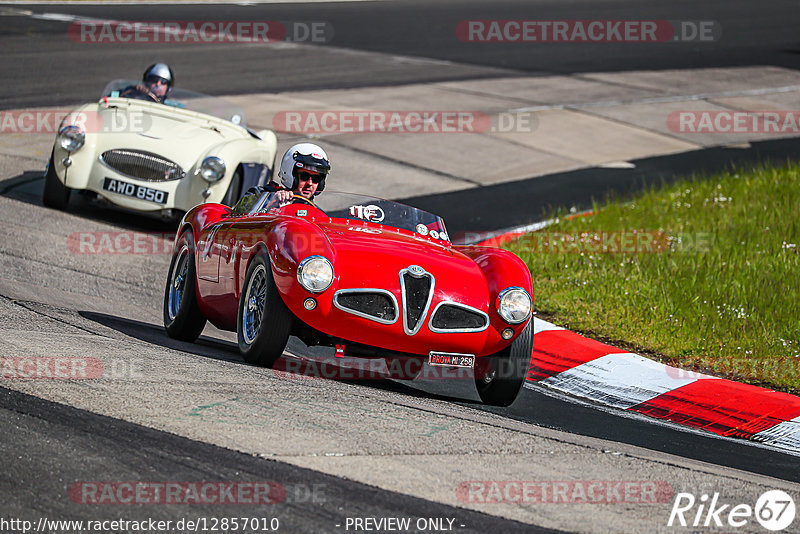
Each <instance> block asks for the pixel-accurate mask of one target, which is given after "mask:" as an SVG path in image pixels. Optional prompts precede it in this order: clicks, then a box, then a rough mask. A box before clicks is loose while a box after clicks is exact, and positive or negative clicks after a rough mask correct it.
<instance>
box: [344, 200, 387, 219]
mask: <svg viewBox="0 0 800 534" xmlns="http://www.w3.org/2000/svg"><path fill="white" fill-rule="evenodd" d="M350 215H352V216H353V217H358V218H359V219H364V220H365V221H369V222H374V223H379V222H381V221H382V220H383V219H384V218H385V217H386V214H385V213H384V212H383V210H382V209H381V208H380V206H376V205H374V204H370V205H368V206H350Z"/></svg>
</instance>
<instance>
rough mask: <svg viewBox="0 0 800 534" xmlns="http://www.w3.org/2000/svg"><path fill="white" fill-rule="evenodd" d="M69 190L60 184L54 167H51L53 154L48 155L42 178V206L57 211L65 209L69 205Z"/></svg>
mask: <svg viewBox="0 0 800 534" xmlns="http://www.w3.org/2000/svg"><path fill="white" fill-rule="evenodd" d="M70 192H71V191H70V189H69V188H68V187H67V186H65V185H64V184H62V183H61V180H59V179H58V175H57V174H56V167H55V165H53V154H52V153H51V154H50V162H49V163H48V164H47V173H46V174H45V176H44V193H43V194H42V204H44V205H45V206H47V207H48V208H53V209H57V210H62V211H63V210H65V209H67V205H68V204H69V195H70Z"/></svg>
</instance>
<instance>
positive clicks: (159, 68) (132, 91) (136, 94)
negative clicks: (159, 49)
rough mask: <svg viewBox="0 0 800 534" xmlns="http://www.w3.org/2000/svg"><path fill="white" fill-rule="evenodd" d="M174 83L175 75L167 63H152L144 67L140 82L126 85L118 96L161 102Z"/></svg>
mask: <svg viewBox="0 0 800 534" xmlns="http://www.w3.org/2000/svg"><path fill="white" fill-rule="evenodd" d="M174 83H175V75H174V74H173V73H172V69H171V68H169V65H167V64H166V63H154V64H152V65H150V66H149V67H147V69H145V71H144V74H143V75H142V83H137V84H136V85H132V86H130V87H126V88H125V89H123V90H122V91H121V92H120V94H119V96H121V97H122V98H137V99H139V100H152V101H153V102H158V103H159V104H163V103H164V100H166V99H167V96H168V95H169V92H170V91H171V90H172V86H173V84H174Z"/></svg>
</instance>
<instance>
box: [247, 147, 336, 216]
mask: <svg viewBox="0 0 800 534" xmlns="http://www.w3.org/2000/svg"><path fill="white" fill-rule="evenodd" d="M330 170H331V164H330V160H329V159H328V155H327V154H326V153H325V151H324V150H322V148H320V147H319V146H317V145H315V144H312V143H299V144H297V145H294V146H293V147H291V148H290V149H289V150H287V151H286V153H285V154H284V155H283V159H281V167H280V170H279V171H278V177H279V178H280V179H281V185H278V184H276V183H275V182H270V183H268V184H267V185H266V186H256V187H253V188H250V189H249V190H248V191H247V193H245V195H250V194H254V193H255V194H259V195H260V194H262V193H264V192H277V194H276V195H275V196H276V198H277V199H278V201H279V202H281V203H291V204H309V205H311V206H316V205H315V204H314V197H315V196H317V195H319V194H320V193H322V191H323V190H324V189H325V178H327V176H328V173H329V172H330Z"/></svg>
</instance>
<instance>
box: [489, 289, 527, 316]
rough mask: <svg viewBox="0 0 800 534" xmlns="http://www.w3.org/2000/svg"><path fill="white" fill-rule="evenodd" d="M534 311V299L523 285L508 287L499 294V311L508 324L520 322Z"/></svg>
mask: <svg viewBox="0 0 800 534" xmlns="http://www.w3.org/2000/svg"><path fill="white" fill-rule="evenodd" d="M532 311H533V299H531V296H530V295H529V294H528V292H527V291H525V290H524V289H522V288H521V287H515V286H512V287H507V288H505V289H504V290H502V291H501V292H500V294H499V295H498V296H497V313H499V314H500V317H502V318H503V320H504V321H505V322H507V323H508V324H520V323H521V322H523V321H525V320H526V319H527V318H528V317H530V316H531V312H532Z"/></svg>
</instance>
